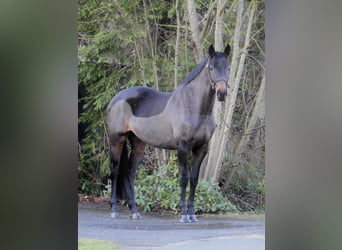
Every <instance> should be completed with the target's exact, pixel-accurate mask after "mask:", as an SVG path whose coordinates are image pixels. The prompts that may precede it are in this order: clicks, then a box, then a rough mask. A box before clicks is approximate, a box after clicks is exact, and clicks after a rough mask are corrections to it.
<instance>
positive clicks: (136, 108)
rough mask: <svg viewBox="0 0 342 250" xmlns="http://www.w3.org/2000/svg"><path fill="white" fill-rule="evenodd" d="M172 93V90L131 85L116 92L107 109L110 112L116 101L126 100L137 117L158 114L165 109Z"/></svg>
mask: <svg viewBox="0 0 342 250" xmlns="http://www.w3.org/2000/svg"><path fill="white" fill-rule="evenodd" d="M171 94H172V93H171V92H161V91H157V90H154V89H152V88H148V87H142V86H136V87H131V88H128V89H125V90H122V91H120V92H119V93H118V94H116V95H115V96H114V98H113V99H112V101H111V102H110V104H109V106H108V109H107V111H108V113H109V112H110V110H111V108H112V107H113V105H115V103H117V102H118V101H120V100H124V101H125V102H126V103H128V104H129V106H130V107H131V110H132V113H133V115H134V116H136V117H150V116H154V115H158V114H160V113H161V112H162V111H163V110H164V108H165V106H166V104H167V102H168V100H169V98H170V97H171Z"/></svg>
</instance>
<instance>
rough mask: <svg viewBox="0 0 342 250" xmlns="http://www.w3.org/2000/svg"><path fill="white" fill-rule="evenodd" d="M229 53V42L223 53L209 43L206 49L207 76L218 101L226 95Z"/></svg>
mask: <svg viewBox="0 0 342 250" xmlns="http://www.w3.org/2000/svg"><path fill="white" fill-rule="evenodd" d="M229 53H230V46H229V44H228V45H227V46H226V48H225V49H224V52H223V53H222V52H217V51H215V49H214V47H213V45H210V46H209V49H208V54H209V60H208V63H207V69H208V78H209V81H210V84H211V87H212V89H215V90H216V95H217V100H218V101H220V102H222V101H224V100H225V98H226V96H227V87H228V79H229V63H228V56H229Z"/></svg>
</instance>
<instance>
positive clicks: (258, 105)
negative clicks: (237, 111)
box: [224, 72, 265, 187]
mask: <svg viewBox="0 0 342 250" xmlns="http://www.w3.org/2000/svg"><path fill="white" fill-rule="evenodd" d="M264 100H265V72H264V74H263V77H262V80H261V83H260V87H259V90H258V94H257V97H256V102H255V105H254V108H253V112H252V115H251V118H250V119H249V123H248V126H247V128H246V130H245V132H244V134H243V135H242V137H241V140H240V142H239V144H238V146H237V147H236V150H235V152H234V155H233V158H232V159H231V162H230V164H229V165H230V166H231V171H230V173H229V176H228V178H227V179H226V180H225V183H224V186H225V187H228V186H229V184H230V182H231V180H232V178H233V176H234V174H235V170H236V168H237V164H238V163H239V160H240V155H241V153H242V152H243V150H244V148H245V146H246V144H247V143H248V141H249V139H250V136H251V134H252V133H253V129H254V128H255V124H256V122H257V121H258V119H259V118H260V115H261V113H262V112H263V107H264Z"/></svg>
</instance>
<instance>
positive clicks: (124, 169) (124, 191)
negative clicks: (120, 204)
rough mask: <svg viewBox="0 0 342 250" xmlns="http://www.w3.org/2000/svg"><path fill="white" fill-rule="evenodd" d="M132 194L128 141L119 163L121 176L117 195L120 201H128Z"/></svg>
mask: <svg viewBox="0 0 342 250" xmlns="http://www.w3.org/2000/svg"><path fill="white" fill-rule="evenodd" d="M130 194H131V188H130V182H129V160H128V149H127V140H126V141H125V144H124V145H123V147H122V152H121V156H120V163H119V174H118V176H117V186H116V195H117V197H118V198H119V199H128V198H129V197H130Z"/></svg>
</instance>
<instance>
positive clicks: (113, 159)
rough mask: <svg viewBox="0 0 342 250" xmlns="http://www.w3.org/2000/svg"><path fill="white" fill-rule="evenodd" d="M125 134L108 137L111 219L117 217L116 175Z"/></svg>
mask: <svg viewBox="0 0 342 250" xmlns="http://www.w3.org/2000/svg"><path fill="white" fill-rule="evenodd" d="M126 138H127V136H125V135H120V136H118V135H116V136H111V138H110V171H111V179H112V194H111V199H110V205H111V215H110V217H111V218H113V219H116V218H118V207H117V203H118V176H119V173H120V161H121V158H122V156H121V155H122V150H123V148H124V146H125V143H126Z"/></svg>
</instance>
